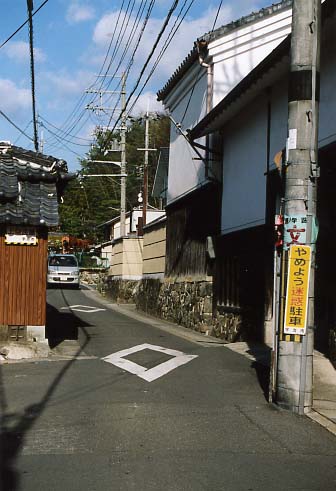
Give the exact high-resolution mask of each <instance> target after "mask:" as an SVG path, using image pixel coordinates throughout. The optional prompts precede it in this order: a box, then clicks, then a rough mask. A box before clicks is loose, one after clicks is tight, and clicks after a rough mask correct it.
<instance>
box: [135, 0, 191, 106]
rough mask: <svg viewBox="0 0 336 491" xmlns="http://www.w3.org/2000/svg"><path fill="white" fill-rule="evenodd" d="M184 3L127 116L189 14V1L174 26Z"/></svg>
mask: <svg viewBox="0 0 336 491" xmlns="http://www.w3.org/2000/svg"><path fill="white" fill-rule="evenodd" d="M186 3H187V0H185V2H184V4H183V5H182V7H181V10H180V12H179V14H178V16H177V18H176V20H175V22H174V24H173V26H172V28H171V30H170V32H169V34H168V36H167V39H166V41H165V42H164V45H163V46H162V48H161V51H160V53H159V55H158V56H157V58H156V61H155V63H154V64H153V66H152V69H151V71H150V72H149V74H148V76H147V78H146V80H145V82H144V83H143V85H142V87H141V89H140V91H139V93H138V95H137V97H136V98H135V100H134V101H133V103H132V106H131V108H130V109H129V111H128V114H129V113H130V112H131V111H132V109H133V108H134V106H135V104H136V103H137V101H138V99H139V97H140V95H141V93H142V91H143V90H144V88H145V87H146V85H147V83H148V82H149V80H150V78H151V77H152V75H153V73H154V71H155V70H156V68H157V66H158V64H159V63H160V61H161V59H162V57H163V55H164V53H165V52H166V50H167V49H168V47H169V45H170V43H171V42H172V40H173V39H174V37H175V35H176V33H177V31H178V29H179V27H180V25H181V24H182V22H183V20H184V19H185V17H186V15H187V13H188V12H189V10H190V8H191V7H192V4H193V3H194V0H191V2H190V4H189V6H188V8H187V9H186V11H185V12H184V14H183V16H182V18H181V19H180V21H179V23H178V25H177V26H176V24H177V22H178V19H179V17H180V16H181V14H182V11H183V9H184V7H185V5H186ZM175 26H176V27H175Z"/></svg>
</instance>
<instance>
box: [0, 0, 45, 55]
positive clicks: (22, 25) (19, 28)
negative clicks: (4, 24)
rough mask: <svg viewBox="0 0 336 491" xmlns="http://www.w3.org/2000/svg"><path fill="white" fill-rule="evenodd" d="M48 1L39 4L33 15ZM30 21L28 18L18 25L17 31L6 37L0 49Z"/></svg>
mask: <svg viewBox="0 0 336 491" xmlns="http://www.w3.org/2000/svg"><path fill="white" fill-rule="evenodd" d="M48 1H49V0H45V1H44V2H43V3H42V4H41V5H40V6H39V8H38V9H36V10H35V12H34V13H33V14H32V17H34V15H35V14H37V12H38V11H39V10H41V8H42V7H44V5H45V4H46V3H47V2H48ZM28 22H29V18H28V19H27V20H26V21H25V22H24V23H23V24H21V26H20V27H18V28H17V29H16V31H15V32H13V34H11V35H10V36H9V37H8V38H7V39H6V40H5V41H4V42H3V43H2V44H0V49H1V48H3V47H4V46H5V44H6V43H8V41H10V40H11V39H12V38H13V37H14V36H15V35H16V34H17V33H18V32H19V31H21V29H22V28H23V27H24V26H25V25H26V24H28Z"/></svg>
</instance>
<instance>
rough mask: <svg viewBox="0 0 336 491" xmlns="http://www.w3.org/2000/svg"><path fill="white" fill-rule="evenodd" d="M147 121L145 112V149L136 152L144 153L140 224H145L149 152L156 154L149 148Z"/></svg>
mask: <svg viewBox="0 0 336 491" xmlns="http://www.w3.org/2000/svg"><path fill="white" fill-rule="evenodd" d="M149 119H150V115H149V112H148V110H147V112H146V116H145V148H138V149H137V150H139V151H143V152H145V158H144V171H143V205H142V224H143V225H146V223H147V208H148V157H149V152H156V148H149Z"/></svg>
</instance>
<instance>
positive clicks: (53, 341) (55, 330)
mask: <svg viewBox="0 0 336 491" xmlns="http://www.w3.org/2000/svg"><path fill="white" fill-rule="evenodd" d="M87 326H88V324H86V323H85V322H83V321H82V320H81V319H79V318H78V317H76V316H75V315H74V314H73V313H72V312H71V311H70V312H60V311H59V310H57V309H56V308H55V307H53V306H52V305H49V304H47V323H46V338H47V339H48V343H49V347H50V348H51V349H52V348H55V347H56V346H57V345H59V344H60V343H61V342H62V341H65V340H67V339H68V340H77V339H78V328H80V327H87Z"/></svg>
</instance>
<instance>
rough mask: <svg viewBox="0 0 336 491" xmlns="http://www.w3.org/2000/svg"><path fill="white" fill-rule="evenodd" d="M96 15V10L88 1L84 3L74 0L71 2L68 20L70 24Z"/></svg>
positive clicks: (67, 14) (67, 15)
mask: <svg viewBox="0 0 336 491" xmlns="http://www.w3.org/2000/svg"><path fill="white" fill-rule="evenodd" d="M94 16H95V10H94V8H93V7H91V5H88V4H87V3H86V2H84V3H82V2H80V1H79V0H74V1H72V2H71V3H70V5H69V7H68V10H67V13H66V20H67V22H68V23H69V24H78V23H79V22H85V21H87V20H91V19H93V18H94Z"/></svg>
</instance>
